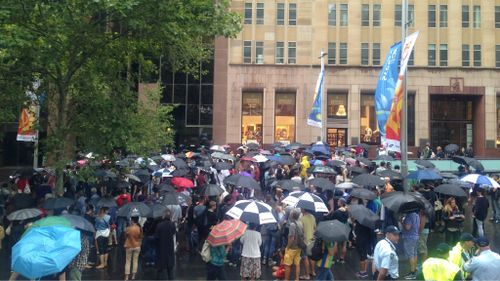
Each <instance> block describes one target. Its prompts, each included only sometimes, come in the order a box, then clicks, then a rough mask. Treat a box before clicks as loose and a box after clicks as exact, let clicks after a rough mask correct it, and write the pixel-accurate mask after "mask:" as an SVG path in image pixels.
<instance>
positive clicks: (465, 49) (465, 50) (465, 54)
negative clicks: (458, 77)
mask: <svg viewBox="0 0 500 281" xmlns="http://www.w3.org/2000/svg"><path fill="white" fill-rule="evenodd" d="M462 66H470V51H469V45H467V44H463V45H462Z"/></svg>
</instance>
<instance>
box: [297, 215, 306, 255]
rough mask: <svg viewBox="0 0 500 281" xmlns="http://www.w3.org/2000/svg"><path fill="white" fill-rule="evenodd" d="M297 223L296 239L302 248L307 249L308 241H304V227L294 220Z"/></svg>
mask: <svg viewBox="0 0 500 281" xmlns="http://www.w3.org/2000/svg"><path fill="white" fill-rule="evenodd" d="M294 224H295V229H296V235H295V239H296V240H297V246H299V248H300V249H303V250H305V249H307V245H306V242H305V241H304V229H303V228H301V227H300V226H299V224H298V223H296V222H294Z"/></svg>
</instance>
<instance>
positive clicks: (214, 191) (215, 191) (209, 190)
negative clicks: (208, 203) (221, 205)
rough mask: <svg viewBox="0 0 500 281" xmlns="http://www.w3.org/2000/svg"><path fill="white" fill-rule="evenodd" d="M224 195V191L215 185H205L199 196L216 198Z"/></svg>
mask: <svg viewBox="0 0 500 281" xmlns="http://www.w3.org/2000/svg"><path fill="white" fill-rule="evenodd" d="M222 193H224V189H222V187H220V186H218V185H216V184H207V185H205V187H204V188H203V191H202V192H201V194H203V195H206V196H218V195H221V194H222Z"/></svg>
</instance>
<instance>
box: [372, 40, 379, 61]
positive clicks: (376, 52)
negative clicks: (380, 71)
mask: <svg viewBox="0 0 500 281" xmlns="http://www.w3.org/2000/svg"><path fill="white" fill-rule="evenodd" d="M372 48H373V49H372V64H373V65H380V43H373V46H372Z"/></svg>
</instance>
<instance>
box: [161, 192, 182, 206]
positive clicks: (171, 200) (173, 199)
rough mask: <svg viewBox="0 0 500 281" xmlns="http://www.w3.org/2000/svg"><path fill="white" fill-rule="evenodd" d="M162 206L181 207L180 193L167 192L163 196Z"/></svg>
mask: <svg viewBox="0 0 500 281" xmlns="http://www.w3.org/2000/svg"><path fill="white" fill-rule="evenodd" d="M161 204H162V205H165V206H168V205H179V197H178V193H171V192H167V193H165V194H164V195H163V199H162V201H161Z"/></svg>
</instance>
